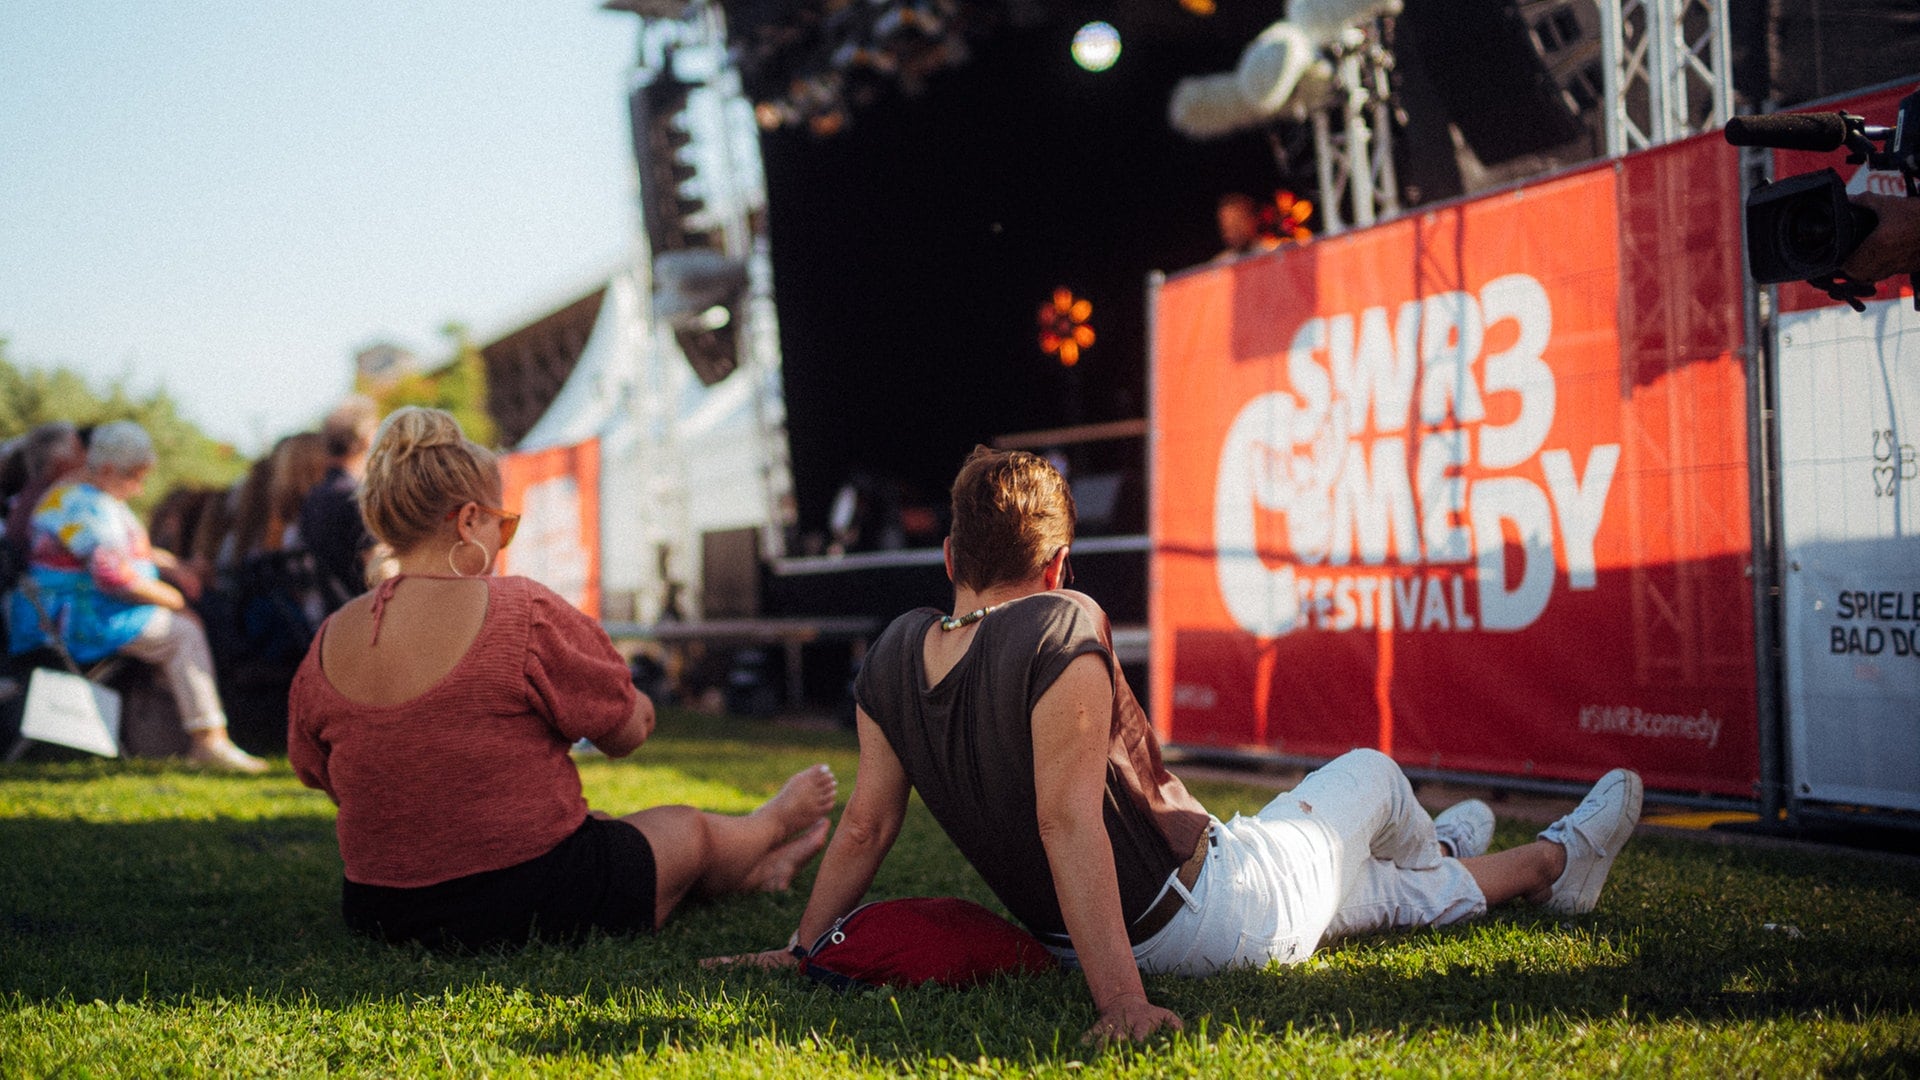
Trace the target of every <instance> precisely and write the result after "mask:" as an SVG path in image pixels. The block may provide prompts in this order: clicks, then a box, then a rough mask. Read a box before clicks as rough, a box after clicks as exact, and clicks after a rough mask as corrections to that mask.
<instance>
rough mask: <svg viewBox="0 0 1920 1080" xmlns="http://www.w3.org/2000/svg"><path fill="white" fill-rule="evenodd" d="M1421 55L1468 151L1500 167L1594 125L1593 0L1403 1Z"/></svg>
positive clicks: (1597, 99)
mask: <svg viewBox="0 0 1920 1080" xmlns="http://www.w3.org/2000/svg"><path fill="white" fill-rule="evenodd" d="M1401 19H1402V20H1403V21H1405V22H1407V23H1410V24H1411V27H1412V29H1413V34H1412V35H1411V36H1412V37H1413V39H1414V41H1415V42H1416V46H1415V47H1416V48H1418V49H1419V50H1420V59H1421V63H1422V66H1423V67H1424V68H1425V70H1426V73H1427V77H1428V79H1430V80H1431V81H1432V84H1433V87H1434V90H1435V91H1436V92H1437V93H1438V95H1439V97H1440V99H1441V100H1442V101H1443V102H1444V103H1445V105H1446V108H1447V111H1448V113H1449V114H1450V117H1449V119H1451V120H1452V122H1453V124H1454V126H1455V127H1457V128H1459V130H1460V134H1461V137H1463V138H1464V139H1465V140H1466V142H1467V145H1468V146H1469V147H1471V148H1472V149H1473V152H1474V155H1475V156H1476V157H1478V158H1479V159H1480V161H1481V162H1482V163H1483V164H1486V165H1498V164H1500V163H1502V162H1507V161H1511V160H1513V159H1514V158H1517V157H1521V156H1523V155H1526V154H1536V153H1540V152H1542V151H1545V150H1549V149H1552V148H1554V147H1557V146H1562V145H1564V144H1566V143H1569V142H1572V141H1573V140H1575V139H1578V138H1581V137H1583V136H1585V135H1587V133H1588V130H1589V125H1588V121H1589V119H1590V120H1591V121H1592V123H1593V124H1594V125H1596V126H1597V125H1598V124H1599V123H1600V115H1601V114H1600V111H1599V110H1600V106H1601V105H1602V104H1603V95H1602V92H1601V86H1602V83H1601V81H1600V37H1599V26H1600V22H1599V13H1598V11H1597V10H1596V9H1595V7H1594V4H1593V0H1410V2H1409V3H1408V4H1407V8H1406V11H1405V13H1404V14H1402V15H1401Z"/></svg>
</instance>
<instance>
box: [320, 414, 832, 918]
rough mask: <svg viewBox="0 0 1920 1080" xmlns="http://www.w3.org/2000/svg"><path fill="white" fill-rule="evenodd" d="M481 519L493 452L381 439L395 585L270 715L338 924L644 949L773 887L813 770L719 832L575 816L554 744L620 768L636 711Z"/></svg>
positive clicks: (427, 422)
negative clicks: (628, 941) (331, 809)
mask: <svg viewBox="0 0 1920 1080" xmlns="http://www.w3.org/2000/svg"><path fill="white" fill-rule="evenodd" d="M500 503H501V486H500V471H499V467H498V465H497V464H496V463H495V460H494V457H493V455H492V454H491V453H490V452H488V451H487V450H485V449H483V448H481V447H479V446H477V445H475V444H474V443H472V442H470V441H468V440H467V439H466V437H465V436H464V435H463V434H462V433H461V431H460V427H459V424H458V423H456V422H455V421H454V419H453V417H452V416H450V415H448V414H447V413H445V412H442V411H440V410H438V409H420V408H406V409H401V410H400V411H398V412H396V413H394V414H393V415H392V416H391V417H389V418H388V419H387V421H386V423H385V424H384V425H382V427H381V429H380V432H379V435H378V436H377V437H376V439H375V442H374V446H373V451H372V454H371V457H370V458H369V460H368V463H367V476H366V481H365V484H364V486H363V487H362V489H361V505H362V508H363V510H364V511H365V514H366V520H367V527H368V528H369V529H370V530H371V531H372V533H373V534H374V536H375V537H376V538H378V539H379V540H380V541H382V542H383V543H385V544H387V545H389V546H390V547H391V548H392V549H393V551H394V554H395V560H396V562H397V565H398V568H399V573H398V575H397V576H395V577H392V578H389V579H388V580H387V581H385V582H383V583H382V584H381V585H380V586H379V588H377V589H375V590H373V591H372V592H370V593H367V594H366V595H363V596H361V597H359V598H357V599H355V600H353V601H351V602H350V603H348V604H347V605H346V606H345V607H343V608H341V609H340V610H339V611H338V612H336V613H335V614H334V615H333V616H331V617H330V618H329V619H328V620H327V621H326V623H325V624H324V625H323V626H322V627H321V630H320V633H319V635H318V636H317V637H316V638H315V640H314V643H313V647H312V648H311V649H310V650H309V651H308V653H307V657H306V660H305V662H304V663H303V664H302V665H301V667H300V672H299V674H298V676H296V678H295V680H294V684H293V691H292V696H291V701H290V703H289V705H290V720H289V723H288V732H287V746H288V756H289V757H290V758H291V760H292V763H293V767H294V770H295V772H296V773H298V774H299V776H300V779H301V780H302V781H303V782H305V783H306V784H307V785H309V786H310V787H315V788H319V789H321V790H322V791H325V792H326V793H327V794H328V795H329V796H331V797H332V798H333V801H334V802H335V803H337V804H338V805H339V807H340V813H339V819H338V822H337V824H336V830H337V832H338V835H339V839H340V855H341V860H342V861H343V862H344V863H345V870H346V880H345V882H344V883H343V885H342V896H341V909H342V912H343V914H344V915H345V917H346V921H347V924H348V925H349V926H350V927H352V928H353V929H355V930H358V931H361V932H363V933H369V934H375V935H377V936H382V937H385V938H387V939H389V940H416V941H420V942H424V943H426V944H428V945H432V946H436V947H450V946H465V947H469V948H480V947H485V946H489V945H494V944H512V943H518V942H521V941H524V940H525V939H527V938H528V937H529V936H530V935H531V934H533V933H536V932H537V933H539V934H541V935H543V936H546V937H572V936H575V935H578V934H580V933H583V932H585V931H586V930H588V929H589V928H592V927H598V928H600V929H602V930H605V931H609V932H646V931H651V930H653V929H654V928H655V927H657V926H659V925H660V924H661V923H662V922H663V921H665V919H666V918H667V916H668V914H669V913H671V912H672V911H673V910H674V908H675V907H677V906H678V905H679V904H680V902H681V901H682V900H684V899H686V898H687V897H689V896H691V895H695V894H698V895H702V896H717V895H722V894H726V893H733V892H742V891H748V890H755V889H765V890H777V889H785V888H786V887H787V886H788V885H789V884H790V883H791V881H792V879H793V875H794V873H795V872H796V871H797V870H798V869H799V868H800V867H801V866H802V865H804V864H805V863H806V862H807V861H808V860H809V859H811V858H812V857H813V856H814V855H815V854H816V853H817V852H818V851H819V850H820V848H821V846H822V844H823V843H824V842H825V840H826V834H827V819H826V813H827V811H828V810H829V809H831V808H832V806H833V799H834V778H833V774H832V773H831V772H830V771H828V769H827V767H826V766H825V765H817V766H814V767H812V768H809V769H806V770H803V771H801V772H799V773H796V774H794V776H793V777H792V778H790V779H789V780H788V781H787V782H786V785H785V786H784V787H782V788H781V789H780V792H779V793H778V794H776V795H775V796H774V797H773V798H772V799H770V800H768V801H767V802H766V803H765V804H764V805H762V806H761V807H760V808H759V809H758V810H755V811H754V812H752V813H750V814H747V815H744V816H739V817H734V816H726V815H721V814H710V813H704V812H702V811H700V810H696V809H694V808H693V807H690V806H657V807H653V808H652V809H648V810H642V811H640V812H638V813H634V814H629V815H627V816H625V817H620V818H614V817H609V816H607V815H605V814H602V813H599V812H597V811H589V810H588V809H587V803H586V800H585V798H584V797H583V796H582V795H581V790H580V775H579V773H578V771H577V770H576V769H575V768H574V765H573V760H572V758H571V757H569V756H568V748H569V747H571V746H572V745H573V744H574V743H575V742H577V741H578V740H580V739H587V740H589V741H591V742H592V743H593V745H594V746H596V747H598V748H599V749H600V750H602V751H603V752H605V753H606V754H608V755H609V756H612V757H623V756H625V755H627V754H630V753H632V752H633V751H634V750H635V749H636V748H638V747H639V746H640V744H641V743H643V742H645V741H646V739H647V736H648V735H649V734H651V733H652V731H653V725H654V713H653V703H652V702H651V701H649V700H647V698H646V696H645V695H642V694H640V693H638V692H637V691H635V689H634V688H633V684H632V683H631V681H630V680H629V678H628V675H627V667H626V664H625V663H624V662H623V661H622V660H621V658H620V655H619V653H617V652H615V651H614V648H613V644H612V643H611V642H610V641H609V640H608V639H607V635H606V633H605V632H604V631H603V630H601V628H600V626H599V624H598V623H596V622H594V621H593V620H591V619H589V618H587V617H586V616H585V615H583V614H581V613H580V612H579V611H578V610H576V609H574V608H573V607H572V606H571V605H569V604H568V603H567V602H566V601H565V600H562V599H561V598H560V597H559V596H557V595H555V594H554V593H553V592H552V591H551V590H549V589H547V588H546V587H545V586H543V585H540V584H539V583H537V582H534V581H531V580H528V579H527V578H521V577H494V576H491V571H492V569H493V566H494V562H495V559H496V557H497V556H498V554H499V552H500V549H502V548H504V547H506V546H507V544H508V542H509V541H511V540H512V539H513V534H514V530H515V528H516V527H517V526H518V524H519V521H520V517H519V515H518V514H514V513H511V512H509V511H507V510H505V509H503V508H502V507H501V505H500Z"/></svg>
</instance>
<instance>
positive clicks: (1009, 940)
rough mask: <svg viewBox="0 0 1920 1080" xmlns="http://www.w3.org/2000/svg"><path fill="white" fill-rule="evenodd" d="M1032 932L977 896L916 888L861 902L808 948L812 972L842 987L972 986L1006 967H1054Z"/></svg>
mask: <svg viewBox="0 0 1920 1080" xmlns="http://www.w3.org/2000/svg"><path fill="white" fill-rule="evenodd" d="M1058 966H1059V962H1058V961H1057V960H1055V959H1054V957H1053V954H1052V953H1050V952H1048V951H1047V949H1046V946H1044V945H1042V944H1040V942H1039V940H1038V939H1037V938H1035V937H1034V936H1033V935H1032V934H1029V933H1027V932H1026V931H1025V930H1022V929H1020V928H1019V927H1017V926H1015V925H1013V924H1012V923H1010V922H1008V921H1007V920H1005V919H1003V918H1001V917H1000V916H998V915H995V914H994V913H993V912H991V911H988V910H987V909H986V908H983V907H981V906H980V905H979V904H976V903H974V902H972V901H971V900H959V899H952V898H938V899H936V898H932V897H924V896H916V897H912V898H909V899H904V900H876V901H874V902H873V903H870V904H862V905H860V906H859V907H857V908H854V909H853V910H852V911H850V912H848V913H847V914H846V915H844V916H842V917H841V919H840V921H839V922H836V923H834V924H833V925H832V926H831V927H829V928H828V929H827V932H826V933H824V934H822V935H820V940H818V941H816V942H814V943H813V948H812V949H809V950H808V951H807V959H806V963H805V971H806V973H807V976H808V977H809V978H811V979H813V980H815V981H817V982H821V983H824V984H826V985H827V986H831V987H833V988H834V989H836V990H853V989H859V988H866V987H874V986H918V985H920V984H921V983H929V982H931V983H938V984H940V985H941V986H972V985H974V984H975V983H978V982H981V981H983V980H985V979H988V978H991V977H992V976H994V975H999V974H1002V973H1007V974H1012V973H1016V972H1041V971H1052V970H1054V969H1055V968H1056V967H1058Z"/></svg>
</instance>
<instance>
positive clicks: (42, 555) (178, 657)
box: [7, 420, 266, 773]
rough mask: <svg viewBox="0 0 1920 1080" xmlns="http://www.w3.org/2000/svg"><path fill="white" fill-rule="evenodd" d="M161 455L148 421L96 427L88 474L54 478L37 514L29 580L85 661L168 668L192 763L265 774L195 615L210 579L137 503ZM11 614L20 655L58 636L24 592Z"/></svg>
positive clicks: (52, 621) (51, 620) (50, 618)
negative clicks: (218, 678) (194, 605)
mask: <svg viewBox="0 0 1920 1080" xmlns="http://www.w3.org/2000/svg"><path fill="white" fill-rule="evenodd" d="M153 462H154V451H153V440H152V439H151V438H149V437H148V435H147V433H146V430H145V429H143V428H142V427H141V426H140V425H139V424H136V423H134V422H133V421H131V420H120V421H116V422H114V423H111V424H103V425H101V426H100V427H99V428H97V429H95V430H94V432H93V437H92V441H91V443H90V444H89V446H88V449H87V457H86V464H85V465H84V466H83V467H82V468H81V470H80V472H79V473H78V474H77V475H76V476H75V477H73V478H72V479H70V480H67V481H64V482H61V483H58V484H56V485H54V487H53V488H52V489H51V490H49V491H48V492H47V493H46V495H45V496H44V497H42V498H41V500H40V503H39V506H38V507H37V508H36V509H35V510H34V513H33V540H32V548H31V553H30V556H29V562H28V568H27V577H28V579H29V580H30V582H31V584H32V585H33V586H34V587H35V588H36V589H37V591H38V597H39V603H40V607H41V608H42V609H43V610H44V611H45V612H46V615H47V625H50V626H53V627H56V628H58V633H59V634H60V640H61V643H62V644H64V645H65V647H66V649H67V651H68V653H70V654H71V655H72V656H73V658H74V660H75V661H77V662H79V663H82V664H90V663H93V662H94V661H96V660H101V659H104V658H106V657H107V656H110V655H112V654H114V653H124V654H126V655H128V656H131V657H134V658H135V659H139V660H144V661H147V662H148V663H151V664H153V665H155V666H156V667H157V668H158V669H159V671H160V676H161V678H162V679H163V680H165V682H166V684H167V688H168V690H170V691H171V692H172V694H173V699H174V703H175V704H176V705H177V706H178V707H179V710H180V724H181V727H183V728H184V729H185V730H186V732H187V736H188V741H189V743H190V748H189V750H188V752H187V756H188V759H189V760H191V761H193V762H195V763H196V764H200V765H206V766H209V767H212V768H217V769H225V770H229V771H233V772H247V773H257V772H261V771H263V770H264V769H265V768H266V763H265V762H262V761H261V760H260V759H258V758H256V757H253V756H252V755H250V754H248V753H247V752H246V751H244V750H242V749H240V748H239V747H238V746H235V745H234V744H233V742H232V740H231V739H229V738H228V737H227V715H226V711H225V709H224V708H223V707H222V706H221V703H220V695H219V692H218V691H217V690H216V689H215V682H214V670H213V657H212V655H211V654H210V653H209V652H208V649H207V639H206V634H205V633H204V632H203V631H202V629H201V627H200V622H199V620H198V619H197V618H196V617H195V616H194V615H193V613H192V612H190V611H188V610H187V604H188V602H189V601H190V600H192V599H193V598H195V597H197V596H198V595H199V593H200V582H199V579H198V578H197V577H195V576H194V574H193V572H192V571H190V570H188V569H186V568H185V567H183V566H181V565H180V562H179V560H178V559H176V558H175V557H174V556H173V554H172V553H171V552H168V551H165V550H162V549H159V548H155V547H153V546H152V544H151V543H150V542H149V541H148V539H147V530H146V529H145V528H144V527H143V526H142V525H141V524H140V520H139V519H138V518H136V517H134V515H133V511H132V510H130V509H128V507H127V504H126V500H127V499H129V498H132V497H133V496H135V495H137V494H139V493H140V490H141V488H142V487H143V486H144V485H145V484H146V479H147V474H148V473H149V472H151V471H152V469H153ZM7 617H8V626H9V631H10V636H11V638H12V641H11V646H12V651H13V652H16V653H21V652H26V651H28V650H30V649H35V648H39V647H40V646H43V645H45V644H47V643H48V642H47V638H46V636H45V634H44V631H43V629H42V623H41V620H40V618H39V614H38V612H36V611H35V610H34V608H33V605H32V602H31V600H30V599H29V598H28V597H26V596H25V595H24V594H23V593H22V592H20V591H18V590H16V591H15V593H14V594H13V598H12V602H11V603H10V605H9V608H8V613H7Z"/></svg>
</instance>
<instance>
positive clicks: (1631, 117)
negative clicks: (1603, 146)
mask: <svg viewBox="0 0 1920 1080" xmlns="http://www.w3.org/2000/svg"><path fill="white" fill-rule="evenodd" d="M1596 3H1597V5H1598V7H1599V9H1600V25H1601V28H1602V29H1601V39H1600V43H1601V66H1602V74H1603V75H1604V77H1605V89H1606V124H1607V155H1608V156H1609V157H1619V156H1621V155H1623V154H1628V153H1632V152H1633V151H1635V150H1645V149H1647V148H1649V147H1654V146H1660V145H1663V144H1665V143H1670V142H1673V141H1674V140H1676V139H1683V138H1686V137H1687V136H1689V135H1698V134H1701V133H1702V132H1707V131H1713V130H1716V129H1718V128H1720V127H1723V126H1725V124H1726V122H1727V119H1728V117H1730V116H1732V115H1733V61H1732V59H1731V52H1730V47H1729V44H1728V39H1729V37H1730V36H1731V31H1730V30H1729V26H1728V16H1727V0H1596Z"/></svg>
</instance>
